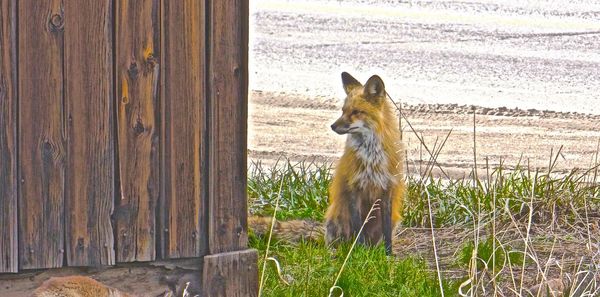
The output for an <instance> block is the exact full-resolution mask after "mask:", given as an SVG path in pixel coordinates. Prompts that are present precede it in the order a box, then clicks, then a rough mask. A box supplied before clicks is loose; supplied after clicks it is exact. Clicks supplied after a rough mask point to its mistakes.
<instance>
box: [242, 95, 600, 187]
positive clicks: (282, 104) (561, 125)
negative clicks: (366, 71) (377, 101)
mask: <svg viewBox="0 0 600 297" xmlns="http://www.w3.org/2000/svg"><path fill="white" fill-rule="evenodd" d="M394 99H396V100H398V98H394ZM341 100H342V99H341V98H330V97H308V96H306V95H299V94H288V93H270V92H262V91H254V92H252V93H251V96H250V103H249V115H248V118H249V127H248V134H249V135H248V136H249V139H248V144H249V157H250V159H251V160H260V161H261V162H263V163H266V164H269V163H272V162H274V161H276V160H277V159H279V158H281V157H286V158H289V159H291V160H294V161H302V160H310V161H313V160H314V161H316V162H334V161H335V160H336V159H337V158H338V157H339V156H340V155H341V153H342V149H343V146H344V141H345V137H343V136H339V135H337V134H335V133H334V132H333V131H331V129H330V128H329V126H330V125H331V123H333V121H334V120H335V119H336V118H337V117H338V116H339V115H340V113H341V105H342V101H341ZM474 109H475V111H474V112H473V107H470V106H459V105H456V104H447V105H443V104H432V105H413V106H408V105H402V110H403V113H404V115H405V118H406V120H408V122H407V121H406V120H402V129H403V137H404V143H405V145H406V149H407V154H406V155H407V163H408V166H407V167H408V172H409V173H410V174H413V175H416V174H419V173H420V171H422V170H424V167H425V166H424V164H425V163H427V162H428V161H429V158H430V155H429V154H428V152H427V150H428V149H429V150H430V151H431V150H433V147H434V146H436V144H437V145H440V143H442V142H443V140H444V139H445V138H446V137H448V138H447V141H446V142H445V144H444V146H443V148H442V150H441V152H440V154H439V157H438V159H437V163H438V164H439V167H438V168H436V170H434V172H433V174H434V175H436V176H440V177H449V178H461V177H464V176H466V175H468V174H469V173H470V172H471V170H472V168H473V165H474V164H475V162H476V163H477V165H478V167H483V165H484V164H485V163H486V161H487V162H488V163H489V165H490V166H491V167H494V166H497V165H499V164H500V163H503V164H504V165H508V166H514V165H516V164H517V163H519V162H520V163H521V164H522V165H528V166H530V168H531V169H535V168H539V169H540V170H543V169H544V168H547V166H548V164H549V162H550V154H551V152H552V153H554V154H556V153H557V152H558V151H560V157H559V159H558V162H557V167H556V168H554V170H557V171H560V170H569V169H572V168H590V167H591V166H592V165H593V164H594V161H595V153H596V152H597V151H598V145H599V141H600V116H597V115H587V114H579V113H559V112H553V111H544V110H534V109H531V110H520V109H509V108H503V107H501V108H494V109H492V108H482V107H474ZM473 113H474V114H473ZM409 123H410V125H409ZM411 127H412V128H411ZM417 135H418V136H419V137H417ZM419 138H422V139H423V140H424V145H423V143H422V142H421V141H420V140H419ZM474 144H475V145H474ZM474 149H475V156H476V159H475V158H474Z"/></svg>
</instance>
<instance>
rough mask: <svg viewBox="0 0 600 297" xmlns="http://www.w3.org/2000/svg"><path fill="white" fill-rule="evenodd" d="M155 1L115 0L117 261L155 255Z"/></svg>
mask: <svg viewBox="0 0 600 297" xmlns="http://www.w3.org/2000/svg"><path fill="white" fill-rule="evenodd" d="M159 6H160V2H159V1H158V0H119V1H117V7H116V10H115V11H116V12H117V16H116V26H117V27H116V53H115V56H116V60H117V63H116V81H115V83H116V85H117V96H116V103H115V104H116V106H117V131H118V151H119V155H118V160H119V165H118V166H119V172H120V174H119V177H120V194H121V195H120V199H118V201H119V203H118V205H117V209H116V211H115V214H116V215H115V219H116V230H117V237H116V244H117V261H118V262H131V261H151V260H154V258H155V255H156V254H155V236H154V234H155V208H156V203H157V201H158V197H159V191H160V187H159V179H158V178H159V159H158V158H159V135H158V133H159V132H160V127H158V121H157V117H156V112H157V111H158V110H159V106H158V103H159V102H158V94H157V92H158V89H157V88H158V79H159V69H160V68H159V65H158V57H159V56H158V50H159V38H160V33H159V32H160V27H159V20H158V17H159V15H158V13H159V9H160V7H159Z"/></svg>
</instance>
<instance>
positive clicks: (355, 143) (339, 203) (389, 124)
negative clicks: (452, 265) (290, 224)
mask: <svg viewBox="0 0 600 297" xmlns="http://www.w3.org/2000/svg"><path fill="white" fill-rule="evenodd" d="M342 80H343V83H344V89H345V91H346V94H347V97H346V100H345V102H344V106H343V108H342V116H341V117H340V118H339V119H338V120H337V121H336V122H335V123H334V124H333V125H332V129H333V130H334V131H336V132H337V133H339V134H348V136H347V137H348V139H347V141H346V147H345V149H344V154H343V155H342V157H341V158H340V160H339V162H338V163H337V166H336V170H335V174H334V176H333V180H332V183H331V185H330V188H329V208H328V209H327V213H326V215H325V217H326V229H327V231H326V232H327V241H328V242H332V241H334V240H337V239H341V240H348V239H351V238H352V237H353V236H354V235H356V234H357V233H358V229H359V228H360V225H361V224H362V222H363V221H364V220H365V218H366V215H367V212H368V211H369V209H370V207H371V205H372V204H373V203H374V202H375V201H376V200H377V199H390V200H391V202H392V203H391V205H392V212H391V213H392V225H393V226H395V225H396V224H397V223H398V222H399V221H400V219H401V209H402V201H403V200H404V196H405V184H404V177H403V171H404V147H403V145H402V143H401V139H400V131H399V129H398V119H397V118H396V115H395V112H394V108H393V107H392V106H391V104H390V102H389V100H387V98H386V97H385V96H386V95H385V94H386V93H385V89H384V86H383V81H381V79H380V78H379V77H378V76H373V77H371V78H370V79H369V80H368V81H367V83H366V84H365V85H364V86H363V85H362V84H360V83H359V82H358V81H356V79H354V78H353V77H352V76H350V75H349V74H347V73H344V74H342ZM353 215H354V217H353ZM375 215H376V216H377V217H378V218H380V216H379V212H376V213H375ZM357 217H358V218H359V219H360V224H358V223H357V222H356V219H357ZM364 232H365V233H364V234H365V235H364V236H365V240H366V241H367V242H371V243H377V242H379V240H381V237H382V228H381V220H380V219H375V220H372V221H370V222H369V224H367V226H366V228H365V231H364Z"/></svg>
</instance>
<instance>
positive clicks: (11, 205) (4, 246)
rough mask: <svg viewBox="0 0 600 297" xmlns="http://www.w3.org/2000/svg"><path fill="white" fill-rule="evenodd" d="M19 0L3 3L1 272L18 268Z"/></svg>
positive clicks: (0, 27)
mask: <svg viewBox="0 0 600 297" xmlns="http://www.w3.org/2000/svg"><path fill="white" fill-rule="evenodd" d="M16 4H17V2H16V0H9V1H2V3H0V273H3V272H17V270H18V263H19V261H18V256H19V254H18V233H17V211H18V210H17V138H16V137H17V77H16V75H17V57H16V54H17V49H16V45H17V34H16V30H17V9H16V8H17V5H16Z"/></svg>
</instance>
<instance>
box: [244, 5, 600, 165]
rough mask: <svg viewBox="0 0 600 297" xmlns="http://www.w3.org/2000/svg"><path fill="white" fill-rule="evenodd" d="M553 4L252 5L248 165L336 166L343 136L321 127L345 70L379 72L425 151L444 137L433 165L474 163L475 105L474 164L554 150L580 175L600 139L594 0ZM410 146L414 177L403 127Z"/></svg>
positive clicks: (598, 16)
mask: <svg viewBox="0 0 600 297" xmlns="http://www.w3.org/2000/svg"><path fill="white" fill-rule="evenodd" d="M411 2H412V3H411ZM559 2H561V3H562V1H558V2H557V1H501V0H481V1H471V2H463V1H461V2H457V1H431V2H428V1H410V2H401V1H385V0H380V1H375V0H371V1H367V0H350V1H328V0H312V1H300V0H298V1H296V0H294V1H286V0H265V1H255V2H252V4H251V14H252V16H251V23H252V24H251V25H252V26H251V45H250V49H251V50H250V76H251V77H250V88H251V90H252V92H251V97H250V113H249V117H250V124H249V146H250V157H251V158H252V159H263V160H267V162H268V161H270V160H271V161H272V160H274V159H276V158H278V157H279V156H281V155H285V156H287V157H291V158H292V159H295V160H300V159H306V158H309V159H310V158H314V159H316V160H317V161H330V160H333V159H335V157H336V156H337V155H339V154H340V152H341V148H342V147H343V137H340V136H338V135H336V134H335V133H333V132H331V131H330V130H329V128H328V127H329V125H330V124H331V122H332V121H333V120H334V119H335V118H336V117H337V116H338V113H339V111H338V109H339V107H340V106H341V100H342V98H343V91H342V88H341V82H340V78H339V74H340V72H341V71H349V72H351V73H353V74H355V76H356V77H357V78H359V79H360V80H366V79H367V78H368V77H369V76H370V75H371V74H373V73H377V74H380V75H381V76H382V77H383V79H384V81H385V82H386V87H387V90H388V92H389V93H390V94H391V95H392V96H393V97H394V99H396V100H400V99H401V101H402V103H403V104H405V105H407V106H406V108H407V114H406V115H407V117H408V119H409V121H410V122H411V123H412V125H413V127H414V128H415V130H416V131H417V132H418V133H422V135H423V137H424V139H425V141H426V144H427V145H428V146H433V144H434V143H435V141H436V138H444V137H445V136H446V134H447V133H448V132H449V131H450V130H452V133H451V134H450V136H449V139H448V141H447V143H446V145H445V147H444V149H443V150H442V152H441V154H440V157H439V159H438V162H439V163H440V164H442V165H443V167H444V168H447V171H448V173H449V174H451V175H452V176H462V175H464V173H465V169H467V170H469V169H470V168H471V167H472V165H473V163H474V162H473V160H474V158H473V116H472V114H470V111H469V110H470V107H468V106H471V105H476V106H479V109H478V112H477V113H478V114H477V115H476V131H477V132H476V144H477V145H476V149H477V158H478V163H480V164H481V163H482V162H483V159H484V158H485V157H488V158H489V160H490V163H492V164H498V163H499V162H500V159H503V160H504V161H505V162H506V163H507V164H514V163H516V162H517V160H518V159H519V158H520V157H521V155H522V157H523V160H527V159H529V160H530V164H531V166H533V167H538V166H539V167H544V166H547V164H548V161H549V155H550V152H551V150H554V151H557V150H558V149H559V147H560V146H563V149H562V153H563V155H562V157H561V158H560V159H559V160H560V161H559V165H560V166H561V167H562V168H569V167H589V166H590V162H591V160H592V154H594V153H595V151H596V150H597V145H598V141H599V140H600V130H599V129H598V128H599V126H600V118H599V117H598V116H597V115H600V104H598V102H600V101H599V100H600V70H599V69H600V2H598V1H578V2H569V4H565V3H562V4H561V3H559ZM463 105H464V106H463ZM461 106H462V107H461ZM503 107H504V108H503ZM515 107H518V108H519V110H513V108H515ZM405 138H406V139H405V141H406V143H407V145H408V156H409V164H410V167H411V169H410V170H411V172H412V173H414V172H418V170H419V162H418V161H419V160H420V159H421V158H423V159H428V155H427V153H426V152H424V151H423V153H421V152H422V150H423V149H422V146H421V145H420V143H419V142H418V141H417V139H416V137H415V134H414V133H413V132H412V131H410V130H407V131H406V133H405ZM445 170H446V169H445Z"/></svg>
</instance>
